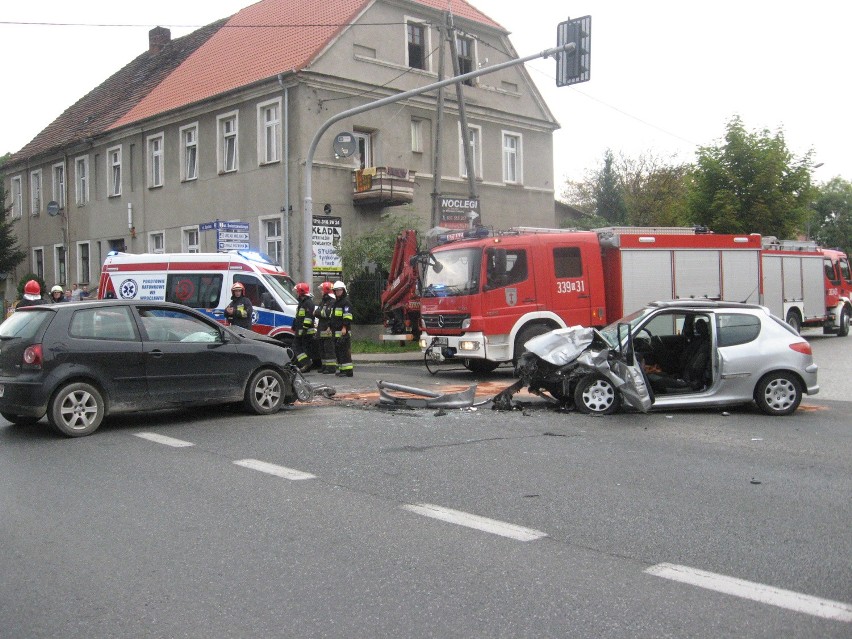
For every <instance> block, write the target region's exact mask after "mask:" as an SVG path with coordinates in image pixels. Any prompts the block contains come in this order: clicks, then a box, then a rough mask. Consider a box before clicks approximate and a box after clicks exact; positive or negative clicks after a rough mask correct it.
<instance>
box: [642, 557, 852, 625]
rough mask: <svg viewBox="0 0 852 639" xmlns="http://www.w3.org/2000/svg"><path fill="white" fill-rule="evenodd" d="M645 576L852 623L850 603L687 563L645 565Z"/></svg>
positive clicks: (851, 606)
mask: <svg viewBox="0 0 852 639" xmlns="http://www.w3.org/2000/svg"><path fill="white" fill-rule="evenodd" d="M645 572H646V573H648V574H649V575H656V576H657V577H663V578H664V579H672V580H674V581H680V582H682V583H685V584H691V585H693V586H698V587H699V588H707V589H708V590H715V591H716V592H722V593H725V594H728V595H734V596H735V597H743V598H744V599H751V600H752V601H758V602H760V603H765V604H769V605H771V606H778V607H779V608H787V609H788V610H794V611H796V612H802V613H805V614H807V615H814V616H815V617H823V618H824V619H833V620H835V621H844V622H846V623H850V622H852V605H849V604H846V603H842V602H839V601H832V600H830V599H820V598H819V597H812V596H810V595H803V594H801V593H798V592H794V591H792V590H782V589H781V588H773V587H772V586H767V585H765V584H759V583H755V582H753V581H745V580H744V579H736V578H735V577H727V576H725V575H718V574H716V573H713V572H707V571H704V570H698V569H696V568H690V567H689V566H678V565H676V564H657V565H656V566H651V567H650V568H646V569H645Z"/></svg>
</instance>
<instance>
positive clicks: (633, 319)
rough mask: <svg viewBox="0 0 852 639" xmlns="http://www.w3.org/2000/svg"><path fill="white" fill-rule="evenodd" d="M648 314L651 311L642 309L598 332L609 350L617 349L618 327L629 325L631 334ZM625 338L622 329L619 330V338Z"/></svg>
mask: <svg viewBox="0 0 852 639" xmlns="http://www.w3.org/2000/svg"><path fill="white" fill-rule="evenodd" d="M650 312H651V309H648V308H643V309H641V310H639V311H636V312H635V313H631V314H630V315H625V316H624V317H622V318H620V319H617V320H616V321H614V322H613V323H612V324H610V325H609V326H607V327H606V328H602V329H601V330H600V331H599V332H600V334H601V336H602V337H603V338H604V339H605V340H606V341H607V343H608V344H609V345H610V347H611V348H618V325H619V324H630V332H631V333H632V332H633V331H634V329H635V328H636V326H637V325H638V324H640V323H641V322H642V320H643V319H645V317H647V315H648V314H649V313H650ZM625 337H627V335H626V334H625V332H624V329H621V338H622V339H624V338H625Z"/></svg>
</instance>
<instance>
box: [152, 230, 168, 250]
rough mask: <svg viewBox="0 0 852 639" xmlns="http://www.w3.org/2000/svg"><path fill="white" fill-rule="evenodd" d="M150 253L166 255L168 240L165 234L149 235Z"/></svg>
mask: <svg viewBox="0 0 852 639" xmlns="http://www.w3.org/2000/svg"><path fill="white" fill-rule="evenodd" d="M148 252H149V253H165V252H166V238H165V234H164V233H163V232H162V231H160V232H158V233H149V234H148Z"/></svg>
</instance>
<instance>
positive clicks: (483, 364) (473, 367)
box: [464, 358, 500, 375]
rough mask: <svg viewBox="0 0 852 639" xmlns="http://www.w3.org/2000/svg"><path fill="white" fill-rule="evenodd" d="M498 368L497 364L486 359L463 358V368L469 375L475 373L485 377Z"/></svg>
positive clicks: (498, 364)
mask: <svg viewBox="0 0 852 639" xmlns="http://www.w3.org/2000/svg"><path fill="white" fill-rule="evenodd" d="M498 366H500V363H499V362H491V361H488V360H487V359H471V358H465V360H464V367H465V368H466V369H467V370H469V371H470V372H471V373H476V374H477V375H486V374H488V373H490V372H491V371H493V370H494V369H495V368H497V367H498Z"/></svg>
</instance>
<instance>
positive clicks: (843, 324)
mask: <svg viewBox="0 0 852 639" xmlns="http://www.w3.org/2000/svg"><path fill="white" fill-rule="evenodd" d="M847 335H849V311H848V310H846V309H845V308H844V309H843V310H842V311H840V326H839V327H838V329H837V336H838V337H846V336H847Z"/></svg>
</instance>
